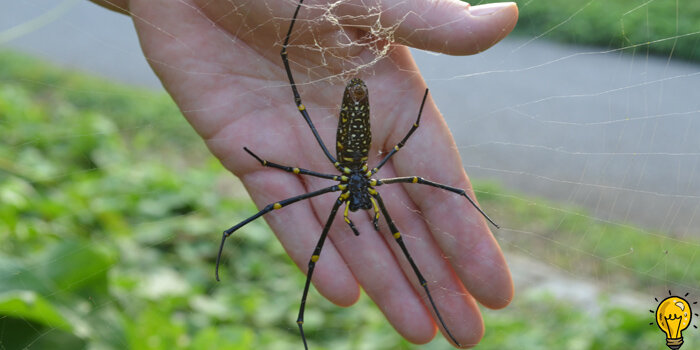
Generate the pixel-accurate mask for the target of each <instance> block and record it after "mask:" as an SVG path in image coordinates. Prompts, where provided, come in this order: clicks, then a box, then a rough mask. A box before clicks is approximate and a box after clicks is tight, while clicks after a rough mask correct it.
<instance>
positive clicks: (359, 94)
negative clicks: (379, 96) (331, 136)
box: [336, 78, 372, 169]
mask: <svg viewBox="0 0 700 350" xmlns="http://www.w3.org/2000/svg"><path fill="white" fill-rule="evenodd" d="M371 143H372V132H371V131H370V125H369V93H368V91H367V85H365V82H364V81H362V79H359V78H354V79H352V80H350V82H348V85H347V86H346V87H345V92H344V94H343V103H342V105H341V106H340V117H339V118H338V133H337V136H336V154H337V156H338V162H339V163H340V165H341V166H343V167H348V168H350V169H359V168H361V167H362V166H363V165H364V163H365V162H367V155H368V154H369V146H370V144H371Z"/></svg>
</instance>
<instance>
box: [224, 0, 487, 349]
mask: <svg viewBox="0 0 700 350" xmlns="http://www.w3.org/2000/svg"><path fill="white" fill-rule="evenodd" d="M303 1H304V0H299V4H298V5H297V8H296V10H295V11H294V16H293V17H292V20H291V23H290V25H289V30H288V31H287V35H286V37H285V39H284V44H283V45H282V52H281V53H280V55H281V56H282V62H283V63H284V69H285V71H286V72H287V77H288V78H289V84H290V86H291V88H292V93H293V94H294V102H295V103H296V105H297V108H298V109H299V112H300V113H301V115H302V117H304V120H305V121H306V123H307V124H309V127H310V128H311V132H312V133H313V134H314V137H315V138H316V141H318V144H319V145H320V146H321V149H322V150H323V153H325V155H326V157H327V158H328V159H329V160H330V161H331V163H333V166H335V168H336V169H338V171H339V172H340V173H341V175H332V174H323V173H319V172H316V171H312V170H306V169H302V168H297V167H290V166H285V165H281V164H277V163H273V162H269V161H267V160H264V159H262V158H260V157H258V156H257V155H256V154H255V153H253V152H252V151H250V150H249V149H248V148H246V147H244V148H243V149H244V150H245V151H246V152H248V154H250V155H251V156H253V157H254V158H255V159H256V160H258V161H259V162H260V164H262V165H263V166H267V167H272V168H277V169H281V170H284V171H287V172H290V173H294V174H298V175H308V176H314V177H319V178H324V179H329V180H334V181H338V182H339V183H338V184H335V185H333V186H329V187H326V188H322V189H320V190H316V191H313V192H309V193H304V194H301V195H298V196H294V197H291V198H287V199H284V200H281V201H278V202H275V203H271V204H268V205H267V206H265V208H263V209H262V210H260V211H259V212H258V213H256V214H255V215H253V216H251V217H249V218H247V219H245V220H243V221H241V222H240V223H238V224H236V225H235V226H233V227H231V228H229V229H228V230H226V231H224V233H223V237H222V238H221V245H220V246H219V253H218V255H217V257H216V280H217V281H218V280H219V264H220V262H221V254H222V252H223V248H224V242H225V241H226V238H228V237H229V236H230V235H232V234H233V233H234V232H235V231H236V230H238V229H239V228H241V227H243V226H245V225H246V224H248V223H250V222H251V221H253V220H255V219H257V218H259V217H261V216H263V215H265V214H267V213H269V212H271V211H273V210H277V209H282V208H284V207H285V206H287V205H290V204H292V203H296V202H299V201H302V200H305V199H309V198H313V197H316V196H320V195H322V194H325V193H329V192H337V191H340V195H339V196H338V198H337V199H336V201H335V204H333V207H332V208H331V213H330V215H329V217H328V220H327V221H326V224H325V225H324V227H323V231H322V232H321V236H320V237H319V239H318V243H317V244H316V248H314V252H313V254H312V255H311V258H310V259H309V269H308V273H307V275H306V283H305V284H304V292H303V293H302V297H301V306H300V307H299V315H298V317H297V324H298V326H299V332H300V333H301V339H302V341H303V342H304V348H305V349H308V345H307V343H306V336H305V335H304V327H303V323H304V307H305V305H306V297H307V295H308V292H309V286H310V285H311V276H312V275H313V272H314V267H315V266H316V262H317V261H318V260H319V258H320V256H321V249H322V248H323V243H324V242H325V241H326V237H327V236H328V231H329V230H330V228H331V223H332V222H333V219H334V218H335V216H336V214H337V212H338V209H339V208H340V206H342V205H343V204H345V210H344V212H343V217H344V219H345V222H346V223H347V224H348V225H349V226H350V228H351V229H352V231H353V233H354V234H355V235H356V236H357V235H359V234H360V233H359V232H358V230H357V228H356V227H355V224H353V222H352V220H350V218H349V217H348V210H349V211H353V212H355V211H357V210H360V209H363V210H370V209H372V210H373V211H374V217H373V224H374V227H375V229H376V230H377V231H379V213H380V212H381V213H382V215H384V219H385V220H386V223H387V225H388V227H389V229H390V230H391V234H392V235H393V237H394V240H395V241H396V243H398V245H399V246H400V248H401V251H402V252H403V254H404V256H405V257H406V259H407V260H408V262H409V264H410V265H411V268H412V269H413V272H415V274H416V277H417V278H418V282H419V283H420V285H421V286H422V287H423V289H424V290H425V294H426V295H427V296H428V300H429V302H430V305H431V307H432V309H433V311H434V312H435V315H436V316H437V318H438V321H439V322H440V325H441V326H442V327H443V328H444V329H445V332H446V333H447V335H448V336H449V337H450V339H451V340H452V341H453V342H454V343H455V344H456V345H457V346H460V347H461V345H460V344H459V342H458V341H457V339H455V337H454V336H453V335H452V333H451V332H450V330H449V328H447V325H446V324H445V322H444V321H443V319H442V316H441V315H440V312H439V311H438V309H437V307H436V306H435V302H434V301H433V297H432V296H431V294H430V290H429V289H428V283H427V281H426V280H425V278H424V277H423V275H422V274H421V272H420V270H419V269H418V266H417V265H416V264H415V262H414V261H413V258H412V257H411V254H410V253H409V252H408V249H407V248H406V244H405V243H404V242H403V238H402V237H401V233H400V232H399V230H398V228H396V224H394V221H393V220H392V219H391V216H390V215H389V212H388V211H387V209H386V206H385V205H384V201H383V200H382V197H381V195H380V194H379V192H377V191H376V190H375V187H378V186H382V185H386V184H393V183H414V184H415V183H418V184H423V185H428V186H432V187H437V188H440V189H443V190H447V191H450V192H454V193H456V194H459V195H461V196H464V197H465V198H467V200H469V202H470V203H471V204H472V205H473V206H474V208H476V209H477V210H478V211H479V212H480V213H481V215H483V216H484V218H486V219H487V220H488V221H489V222H491V224H493V225H494V226H496V227H498V225H497V224H496V223H495V222H493V220H491V218H489V217H488V215H486V213H484V212H483V211H482V210H481V208H479V206H478V205H476V203H475V202H474V201H473V200H472V199H471V198H470V197H469V196H468V195H467V194H466V192H465V191H464V190H463V189H460V188H456V187H451V186H447V185H443V184H440V183H436V182H433V181H429V180H426V179H423V178H422V177H419V176H405V177H395V178H388V179H374V178H372V175H374V173H376V172H377V171H379V169H381V168H382V166H384V164H386V162H387V161H388V160H389V159H390V158H391V157H392V156H393V155H394V154H396V152H398V151H399V150H400V149H401V147H403V146H404V144H405V143H406V141H407V140H408V139H409V138H410V137H411V135H413V133H414V132H415V131H416V129H418V126H419V124H420V117H421V114H422V112H423V106H424V105H425V100H426V99H427V97H428V89H426V90H425V94H424V95H423V101H422V102H421V105H420V109H419V111H418V117H417V118H416V121H415V123H413V126H411V129H410V130H409V131H408V133H407V134H406V136H404V138H403V139H402V140H401V142H399V143H398V144H396V146H394V148H393V149H392V150H391V151H390V152H389V153H388V154H387V155H386V156H384V158H383V159H382V160H381V161H380V162H379V164H377V166H376V167H374V168H372V169H369V167H368V166H367V159H368V153H369V148H370V144H371V142H372V134H371V132H370V123H369V92H368V90H367V85H366V84H365V82H364V81H362V80H361V79H359V78H354V79H351V80H350V82H348V84H347V86H346V87H345V92H344V94H343V102H342V105H341V108H340V118H339V120H338V131H337V136H336V155H337V158H336V157H333V155H331V153H330V152H329V151H328V149H327V148H326V146H325V144H324V143H323V140H321V137H320V136H319V134H318V131H316V127H314V124H313V122H311V119H310V117H309V114H308V112H307V111H306V107H305V106H304V104H303V103H302V101H301V96H300V95H299V92H298V90H297V87H296V84H295V83H294V78H293V77H292V71H291V69H290V67H289V59H288V58H287V45H288V44H289V38H290V36H291V34H292V28H293V27H294V23H295V22H296V19H297V15H298V14H299V9H300V8H301V5H302V3H303Z"/></svg>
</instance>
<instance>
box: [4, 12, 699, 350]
mask: <svg viewBox="0 0 700 350" xmlns="http://www.w3.org/2000/svg"><path fill="white" fill-rule="evenodd" d="M517 2H518V4H519V6H520V11H521V17H520V21H519V23H518V25H517V27H516V29H515V32H514V33H513V34H512V35H511V36H510V37H508V38H507V39H505V40H504V41H503V42H501V43H499V44H498V45H496V46H495V47H493V48H491V49H490V50H488V51H486V52H484V53H481V54H478V55H475V56H470V57H450V56H443V55H436V54H432V53H426V52H421V51H414V56H415V59H416V61H417V62H418V64H419V66H420V68H421V71H422V73H423V75H424V76H425V78H426V79H427V82H428V86H429V87H430V89H431V94H432V95H433V98H434V99H435V100H436V102H437V104H438V106H439V107H440V110H441V112H442V113H443V114H444V116H445V117H446V119H447V120H448V123H449V125H450V128H451V129H452V131H453V133H454V135H455V138H456V140H457V145H458V147H459V148H460V152H461V154H462V159H463V162H464V166H465V168H466V170H467V172H468V173H469V174H470V176H471V177H472V179H473V181H474V183H475V188H476V190H477V195H478V197H479V200H480V202H481V204H482V207H484V208H486V209H487V211H488V212H489V214H490V215H491V216H492V217H495V218H498V222H499V223H500V224H501V225H502V226H503V228H502V229H500V230H497V231H495V232H494V234H495V235H496V237H497V239H498V241H499V243H500V244H501V246H502V247H503V249H504V250H505V253H506V257H507V259H508V261H509V264H510V267H511V269H512V272H513V278H514V279H515V281H516V298H515V300H514V302H513V304H512V305H511V306H509V307H508V308H506V309H504V310H499V311H491V310H487V309H484V310H483V312H484V317H485V319H486V326H487V330H486V334H485V337H484V340H483V341H482V343H480V345H479V346H478V348H479V349H552V348H562V349H631V348H634V349H662V348H664V347H665V343H664V341H665V340H664V338H665V335H664V334H663V333H662V332H661V331H660V330H659V329H658V328H657V327H656V325H650V323H651V322H654V317H653V314H651V313H650V312H649V310H650V309H651V310H655V309H656V306H657V304H658V302H657V301H656V300H655V298H656V299H658V300H661V299H663V298H664V297H665V296H667V295H668V293H669V290H670V291H671V292H672V293H673V294H676V295H680V296H683V295H685V294H686V293H687V296H686V298H687V300H688V301H690V302H691V303H692V302H694V301H700V266H699V263H700V256H698V255H699V254H698V253H699V252H700V238H699V236H700V229H699V228H698V227H699V225H700V217H699V215H696V213H697V212H698V210H699V208H700V169H699V168H700V137H698V135H700V98H699V97H700V95H699V94H698V91H699V89H698V87H700V63H699V62H700V49H699V48H700V22H698V20H697V18H700V3H698V2H694V1H689V0H688V1H686V0H655V1H654V0H652V1H646V0H645V1H637V0H610V1H579V0H575V1H564V0H552V1H542V0H529V1H517ZM473 4H476V3H473ZM0 136H1V138H2V141H0V241H1V242H2V244H1V245H0V349H25V348H28V349H49V348H53V349H55V348H60V349H82V348H86V349H125V348H132V349H216V348H222V349H223V348H225V349H251V348H262V349H289V348H299V347H300V345H301V344H300V340H299V336H298V329H297V327H296V325H295V324H294V322H293V321H294V318H295V315H296V312H297V308H298V303H299V297H300V294H301V290H302V287H303V281H304V277H303V275H302V274H301V273H299V272H298V270H297V269H296V267H294V266H293V264H292V262H291V260H290V259H289V258H288V257H287V256H286V255H285V254H284V251H283V249H282V248H281V246H280V245H279V243H278V242H277V240H276V239H275V238H274V235H273V234H272V233H271V232H269V229H268V228H267V225H266V224H265V223H264V222H263V221H258V222H255V223H253V224H250V225H248V226H247V227H246V229H245V230H242V231H241V232H240V235H238V236H237V238H235V239H233V240H231V242H229V243H230V244H228V246H227V251H226V256H227V258H226V267H225V269H226V270H227V275H228V276H229V278H227V281H226V282H225V283H218V284H217V283H215V282H214V279H213V273H212V272H213V263H214V259H215V257H216V251H217V246H218V240H219V237H220V235H219V233H218V232H220V231H221V230H222V227H225V226H226V225H229V224H231V223H235V222H237V221H240V220H242V219H243V218H245V217H247V216H249V215H251V214H253V213H254V212H255V211H256V209H255V206H254V205H253V204H252V202H251V201H250V199H249V198H248V196H247V194H246V193H245V191H244V190H243V189H242V187H241V186H240V184H239V183H238V182H237V180H236V179H235V178H234V177H233V176H232V175H231V174H230V173H228V172H227V171H225V170H224V169H223V168H222V167H221V166H220V164H219V163H218V161H217V160H215V159H214V158H213V157H212V156H211V155H210V154H209V153H208V151H207V150H206V149H205V147H204V145H203V143H202V142H201V141H200V139H199V138H198V136H197V135H196V134H195V133H194V132H193V131H192V129H191V128H190V127H189V125H188V124H187V123H186V122H185V120H184V118H182V116H181V114H180V112H179V111H178V109H177V108H176V107H175V105H174V103H173V102H172V100H171V99H170V98H169V96H167V94H166V93H165V92H164V91H163V89H162V87H161V85H160V83H159V82H158V80H157V78H156V77H155V76H154V75H153V73H152V72H151V70H150V68H149V67H148V65H147V63H146V59H145V58H144V56H143V53H142V52H141V50H140V48H139V45H138V41H137V38H136V34H135V33H134V30H133V25H132V24H131V21H130V19H129V18H128V17H126V16H122V15H119V14H116V13H112V12H110V11H107V10H104V9H102V8H100V7H98V6H96V5H93V4H92V3H90V2H87V1H82V0H65V1H48V0H23V1H16V2H4V3H2V4H0ZM222 225H223V226H222ZM237 234H238V233H237ZM243 262H245V263H243ZM310 300H311V301H310V303H309V307H308V308H307V317H306V323H305V324H307V325H308V328H305V329H308V332H309V340H310V341H311V346H312V347H313V348H314V349H447V348H449V346H448V344H447V343H446V342H445V341H444V339H442V337H441V336H438V337H436V339H435V340H434V341H432V342H431V343H429V344H427V345H423V346H417V345H412V344H410V343H408V342H406V341H403V340H401V339H400V337H399V336H398V335H397V334H396V333H395V332H394V331H393V329H392V328H391V326H390V325H389V324H388V323H387V322H386V320H385V319H384V318H383V316H382V315H381V313H380V312H379V311H378V310H377V309H376V307H375V306H374V305H373V304H372V303H371V301H369V300H368V298H367V297H365V296H363V297H362V298H361V300H360V302H359V303H358V305H355V306H353V307H351V308H339V307H337V306H334V305H332V304H331V303H329V302H328V301H325V300H323V298H322V297H321V296H320V295H318V294H317V293H316V292H315V291H312V294H311V296H310ZM696 305H697V304H696ZM698 310H700V306H696V310H695V312H696V313H697V311H698ZM693 325H698V318H697V317H696V318H695V320H694V321H693ZM684 336H685V340H686V344H685V345H684V347H683V348H684V349H692V348H697V347H698V346H700V332H699V331H698V330H697V329H696V328H694V327H693V326H691V327H689V328H688V330H687V331H686V332H684Z"/></svg>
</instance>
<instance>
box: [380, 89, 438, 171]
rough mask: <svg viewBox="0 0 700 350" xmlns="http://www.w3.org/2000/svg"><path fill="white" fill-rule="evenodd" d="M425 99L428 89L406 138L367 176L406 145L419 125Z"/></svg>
mask: <svg viewBox="0 0 700 350" xmlns="http://www.w3.org/2000/svg"><path fill="white" fill-rule="evenodd" d="M427 98H428V89H425V95H423V102H421V104H420V110H419V111H418V118H416V122H415V123H413V126H411V130H409V131H408V134H406V136H404V137H403V139H402V140H401V141H400V142H399V143H397V144H396V146H394V148H393V149H392V150H391V152H389V154H387V155H386V157H384V159H382V161H381V162H379V164H377V166H376V167H375V168H374V169H372V171H371V172H370V174H369V175H368V176H372V175H373V174H374V173H376V172H377V171H379V169H381V168H382V167H383V166H384V164H386V162H387V161H388V160H389V158H391V157H392V156H393V155H394V154H396V152H398V151H399V150H400V149H401V147H403V145H404V144H406V141H407V140H408V138H409V137H411V135H413V132H415V131H416V129H418V125H419V124H420V116H421V115H422V114H423V106H425V100H426V99H427Z"/></svg>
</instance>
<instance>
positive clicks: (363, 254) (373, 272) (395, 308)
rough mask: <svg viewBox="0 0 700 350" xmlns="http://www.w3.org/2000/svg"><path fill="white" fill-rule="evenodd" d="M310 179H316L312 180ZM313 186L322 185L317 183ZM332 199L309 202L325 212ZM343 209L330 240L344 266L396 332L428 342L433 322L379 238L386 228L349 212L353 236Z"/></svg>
mask: <svg viewBox="0 0 700 350" xmlns="http://www.w3.org/2000/svg"><path fill="white" fill-rule="evenodd" d="M313 181H314V182H316V180H315V179H314V180H313ZM318 182H323V180H318ZM312 186H313V187H314V188H316V187H322V186H320V185H318V184H314V185H312ZM333 200H335V198H328V197H319V198H316V199H315V200H313V201H312V203H313V206H314V210H315V211H316V212H317V213H323V212H324V211H327V210H328V208H329V207H330V206H331V205H332V202H333ZM344 210H345V206H343V207H341V210H340V211H339V212H338V217H337V218H336V220H335V222H334V223H333V228H332V229H331V233H330V240H331V241H332V242H333V245H334V246H335V247H336V248H337V249H338V251H339V252H340V254H341V256H342V257H343V260H344V261H345V263H346V264H347V267H348V268H349V269H350V270H351V271H352V273H353V275H354V276H355V278H356V279H357V281H359V283H360V284H361V285H362V287H363V289H364V290H365V292H366V293H367V295H368V296H369V297H370V298H371V299H372V300H373V301H374V302H375V303H376V304H377V306H378V307H379V309H380V310H381V311H382V313H383V314H384V315H385V317H386V318H387V320H388V321H389V323H391V325H392V326H393V327H394V328H395V329H396V331H397V332H398V333H399V334H401V335H402V336H403V337H404V338H406V339H407V340H409V341H411V342H413V343H419V344H420V343H426V342H428V341H430V339H432V338H433V337H434V336H435V330H436V328H435V325H434V323H433V322H432V321H431V317H430V313H429V312H428V311H427V309H426V308H425V306H424V305H423V303H422V300H421V298H420V297H419V296H418V294H417V293H415V292H414V289H413V288H412V286H411V284H410V282H409V280H408V279H407V278H406V276H405V275H404V273H403V272H402V270H401V268H400V266H399V264H398V263H397V261H396V259H395V258H394V255H393V254H392V252H391V250H390V249H389V248H388V247H387V244H386V242H385V241H384V239H383V238H382V237H381V236H382V235H388V233H387V231H386V230H384V231H382V232H377V231H376V230H375V229H374V227H373V226H372V224H371V222H370V220H369V219H368V215H367V213H366V212H364V211H357V212H355V213H353V212H349V217H350V219H351V220H352V221H353V222H354V224H355V225H356V227H357V230H358V231H359V233H360V235H359V236H355V235H354V234H353V232H352V230H351V229H350V228H349V226H348V224H347V223H346V222H345V221H344V219H343V212H344ZM310 249H311V248H310ZM323 259H324V256H323V255H322V256H321V258H320V259H319V263H318V264H323ZM317 266H318V265H317Z"/></svg>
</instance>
